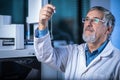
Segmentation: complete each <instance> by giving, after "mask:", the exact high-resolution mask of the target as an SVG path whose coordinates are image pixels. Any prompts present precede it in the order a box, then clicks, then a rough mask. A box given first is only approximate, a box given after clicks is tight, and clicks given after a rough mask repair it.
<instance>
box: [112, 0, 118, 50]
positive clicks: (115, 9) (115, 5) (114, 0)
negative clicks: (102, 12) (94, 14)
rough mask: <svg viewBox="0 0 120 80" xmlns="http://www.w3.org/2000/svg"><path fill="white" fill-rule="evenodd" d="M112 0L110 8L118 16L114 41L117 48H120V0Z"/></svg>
mask: <svg viewBox="0 0 120 80" xmlns="http://www.w3.org/2000/svg"><path fill="white" fill-rule="evenodd" d="M110 1H111V3H110V10H111V11H112V13H113V14H114V16H115V18H116V25H115V29H114V31H113V34H112V42H113V44H114V45H115V46H116V47H117V48H119V49H120V0H110Z"/></svg>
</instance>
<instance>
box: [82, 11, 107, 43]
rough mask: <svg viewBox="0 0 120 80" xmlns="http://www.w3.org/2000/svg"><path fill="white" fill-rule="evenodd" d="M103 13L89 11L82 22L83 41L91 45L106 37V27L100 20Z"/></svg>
mask: <svg viewBox="0 0 120 80" xmlns="http://www.w3.org/2000/svg"><path fill="white" fill-rule="evenodd" d="M103 17H104V13H103V12H101V11H98V10H92V11H89V12H88V14H87V16H86V18H85V22H84V30H83V40H84V41H86V42H88V43H93V42H96V41H99V40H101V38H104V37H106V35H107V33H106V31H107V27H106V26H105V25H104V21H103V20H102V19H103Z"/></svg>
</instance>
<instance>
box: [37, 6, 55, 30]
mask: <svg viewBox="0 0 120 80" xmlns="http://www.w3.org/2000/svg"><path fill="white" fill-rule="evenodd" d="M54 10H55V7H54V6H53V5H51V4H47V5H45V6H44V7H43V8H41V10H40V17H39V26H40V27H39V29H44V28H45V27H46V23H47V21H48V20H49V19H50V17H51V16H52V15H53V13H54Z"/></svg>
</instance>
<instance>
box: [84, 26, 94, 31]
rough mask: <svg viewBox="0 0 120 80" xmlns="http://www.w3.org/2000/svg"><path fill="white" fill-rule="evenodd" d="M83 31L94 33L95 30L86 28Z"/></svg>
mask: <svg viewBox="0 0 120 80" xmlns="http://www.w3.org/2000/svg"><path fill="white" fill-rule="evenodd" d="M84 31H90V32H94V31H95V30H94V29H93V28H92V27H86V28H85V29H84Z"/></svg>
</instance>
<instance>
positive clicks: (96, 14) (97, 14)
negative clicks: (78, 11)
mask: <svg viewBox="0 0 120 80" xmlns="http://www.w3.org/2000/svg"><path fill="white" fill-rule="evenodd" d="M103 16H104V13H103V12H102V11H100V10H91V11H89V12H88V14H87V16H86V17H90V18H95V17H97V18H100V19H101V18H103Z"/></svg>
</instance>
